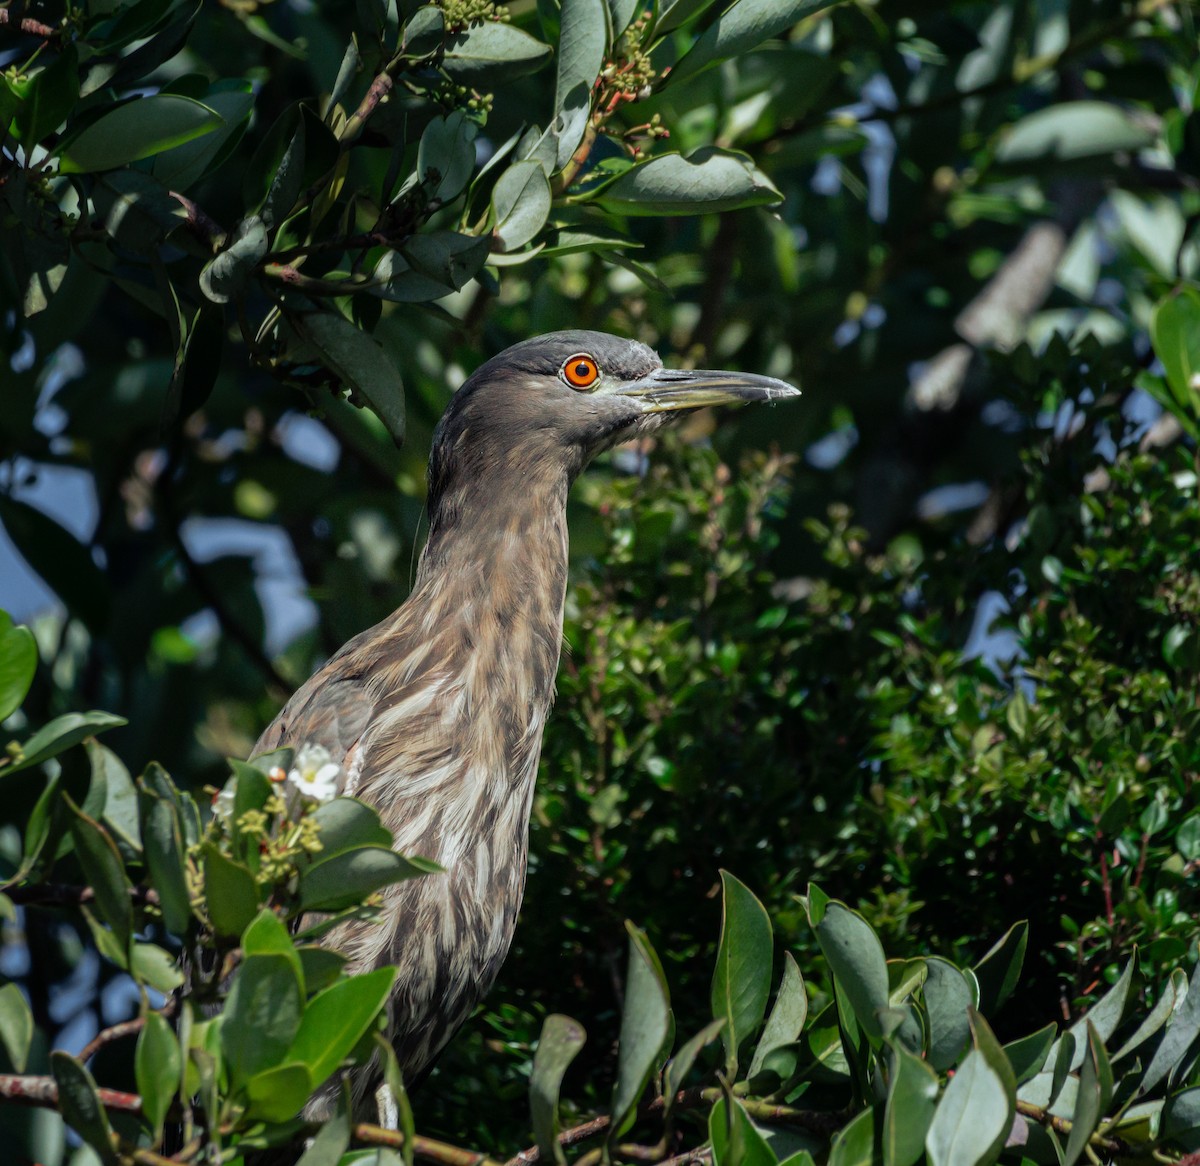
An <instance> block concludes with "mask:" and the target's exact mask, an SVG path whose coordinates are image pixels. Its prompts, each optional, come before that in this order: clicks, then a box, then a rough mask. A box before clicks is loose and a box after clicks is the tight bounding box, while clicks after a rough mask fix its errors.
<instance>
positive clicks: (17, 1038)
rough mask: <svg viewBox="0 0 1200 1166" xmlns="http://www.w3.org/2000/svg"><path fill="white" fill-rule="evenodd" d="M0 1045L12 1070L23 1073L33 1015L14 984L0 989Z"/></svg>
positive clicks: (27, 1054) (30, 1042)
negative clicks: (10, 1063) (0, 1044)
mask: <svg viewBox="0 0 1200 1166" xmlns="http://www.w3.org/2000/svg"><path fill="white" fill-rule="evenodd" d="M0 1043H2V1044H3V1045H4V1051H5V1052H6V1053H7V1054H8V1059H9V1060H10V1061H11V1062H12V1066H13V1068H14V1069H16V1071H17V1072H18V1073H24V1072H25V1065H26V1063H27V1061H28V1059H29V1046H30V1045H31V1044H32V1043H33V1013H32V1012H31V1011H30V1010H29V1004H28V1003H27V1001H26V1000H25V994H24V993H23V992H22V991H21V989H20V988H18V987H17V985H16V984H5V985H4V986H3V987H2V988H0Z"/></svg>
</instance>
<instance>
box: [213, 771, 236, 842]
mask: <svg viewBox="0 0 1200 1166" xmlns="http://www.w3.org/2000/svg"><path fill="white" fill-rule="evenodd" d="M236 793H237V778H236V777H231V778H230V779H229V780H228V781H227V782H226V783H225V786H224V788H223V789H222V790H221V791H220V793H218V794H217V796H216V797H214V798H213V800H212V811H213V817H215V818H219V819H220V822H221V825H222V826H223V827H224V828H225V829H226V830H228V829H229V828H230V825H231V824H232V822H233V799H234V795H235V794H236Z"/></svg>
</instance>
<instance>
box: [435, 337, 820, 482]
mask: <svg viewBox="0 0 1200 1166" xmlns="http://www.w3.org/2000/svg"><path fill="white" fill-rule="evenodd" d="M798 395H799V390H798V389H796V388H793V387H792V386H791V385H789V384H786V383H785V382H783V381H779V380H775V379H774V378H772V377H766V376H757V375H755V374H753V373H742V372H724V371H714V370H694V369H686V370H685V369H667V368H663V363H662V360H661V358H660V357H659V355H658V353H656V352H655V351H654V350H653V349H652V348H649V347H647V346H646V345H645V344H641V343H639V342H638V341H636V340H625V339H622V338H621V337H618V336H611V335H609V334H607V333H605V332H589V331H570V332H551V333H549V334H547V335H545V336H535V337H534V338H533V339H531V340H524V341H522V342H521V343H519V344H514V345H513V346H512V347H511V348H507V349H505V350H504V351H503V352H501V353H500V354H499V355H497V356H494V357H492V358H491V360H489V361H487V362H486V363H484V364H482V365H481V366H480V367H479V368H478V369H477V370H476V371H475V373H474V374H473V375H472V376H471V377H470V378H469V379H468V380H467V382H466V383H465V384H464V385H463V386H462V388H461V389H459V391H458V392H457V393H456V394H455V395H454V398H453V399H452V400H451V402H450V404H449V406H448V407H447V409H446V412H445V414H444V416H443V417H442V420H441V422H440V423H439V425H438V428H437V432H436V433H435V435H434V449H433V456H432V458H431V461H430V486H431V489H436V488H437V486H438V485H439V483H440V482H441V481H442V480H443V478H444V476H445V475H446V473H447V472H448V471H451V470H452V469H453V468H455V467H456V466H458V465H459V464H460V463H461V464H463V465H465V466H466V468H467V469H468V470H469V471H471V472H473V474H474V475H475V476H477V477H482V476H491V475H494V474H497V473H502V474H503V473H506V474H509V475H511V474H514V473H515V474H516V475H517V478H518V480H523V479H527V478H528V477H529V476H530V475H531V474H533V473H535V472H541V471H546V470H549V471H551V472H554V473H560V472H561V473H562V474H564V475H565V477H566V480H567V481H570V480H571V479H572V478H574V477H575V475H576V474H577V473H578V472H579V471H580V470H581V469H582V468H583V466H585V465H586V464H587V462H588V461H589V460H590V459H591V458H592V457H593V456H594V455H595V454H596V453H598V452H600V451H601V450H603V449H607V448H609V447H610V446H612V445H615V444H616V443H618V442H621V441H627V440H629V439H631V438H634V437H637V436H639V435H641V434H644V433H648V432H650V431H652V430H655V429H658V428H660V427H661V426H663V425H665V424H669V423H670V422H672V421H675V420H677V419H679V418H681V417H683V416H686V415H687V414H688V413H691V412H694V411H695V410H697V409H703V408H707V407H708V406H711V405H736V404H743V403H746V402H752V401H775V400H782V399H784V398H787V397H795V396H798Z"/></svg>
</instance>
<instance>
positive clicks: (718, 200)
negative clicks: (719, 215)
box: [593, 146, 783, 215]
mask: <svg viewBox="0 0 1200 1166" xmlns="http://www.w3.org/2000/svg"><path fill="white" fill-rule="evenodd" d="M593 198H594V201H595V202H597V203H599V204H600V205H601V206H602V207H604V208H605V209H606V210H609V211H612V212H613V213H615V214H623V215H700V214H707V213H708V212H710V211H730V210H737V209H739V208H740V207H748V206H763V205H765V204H768V203H777V202H780V201H782V199H783V195H781V194H780V193H779V191H778V190H776V189H775V187H774V186H773V185H772V184H771V180H770V179H769V178H768V177H767V176H766V175H765V174H763V172H762V171H761V170H759V169H758V168H757V167H756V166H755V165H754V164H753V163H752V162H751V161H750V160H749V158H747V157H746V156H745V155H742V154H737V153H734V152H733V151H732V150H719V149H717V148H716V147H709V146H706V147H705V148H703V149H700V150H695V151H694V152H693V153H691V154H689V155H688V157H686V158H685V157H683V156H682V155H681V154H662V155H660V156H659V157H657V158H651V159H650V160H649V161H647V162H642V163H641V164H640V165H637V166H632V167H630V168H629V169H628V170H626V171H625V172H624V173H623V174H621V175H619V176H618V177H617V178H616V179H614V180H613V181H612V182H610V183H609V184H608V185H607V186H603V187H601V188H600V189H599V190H598V191H597V193H596V194H595V195H594V196H593Z"/></svg>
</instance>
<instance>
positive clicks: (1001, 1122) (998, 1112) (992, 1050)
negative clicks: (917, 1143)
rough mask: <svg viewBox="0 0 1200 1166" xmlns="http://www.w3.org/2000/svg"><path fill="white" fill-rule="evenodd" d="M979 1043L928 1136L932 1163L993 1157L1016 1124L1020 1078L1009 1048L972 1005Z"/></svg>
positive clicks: (943, 1165) (947, 1165)
mask: <svg viewBox="0 0 1200 1166" xmlns="http://www.w3.org/2000/svg"><path fill="white" fill-rule="evenodd" d="M971 1034H972V1037H973V1039H974V1047H973V1048H972V1049H971V1051H970V1052H969V1053H967V1055H966V1057H964V1058H963V1061H962V1064H961V1065H959V1066H958V1069H957V1070H956V1071H955V1073H954V1076H953V1077H951V1078H950V1083H949V1084H948V1085H947V1086H946V1091H945V1092H944V1093H943V1094H942V1099H941V1101H940V1102H939V1103H938V1106H937V1109H936V1110H935V1111H934V1115H933V1122H932V1123H931V1125H930V1127H929V1133H928V1134H927V1135H926V1138H925V1149H926V1152H927V1153H928V1155H929V1163H930V1166H976V1164H977V1163H984V1162H993V1161H995V1155H996V1153H997V1152H998V1151H999V1149H1000V1147H1001V1146H1003V1145H1004V1142H1005V1140H1006V1139H1007V1137H1008V1133H1009V1130H1011V1129H1012V1122H1013V1114H1014V1113H1015V1112H1016V1083H1015V1081H1014V1079H1013V1074H1012V1068H1011V1066H1010V1065H1009V1063H1008V1059H1007V1058H1006V1057H1005V1055H1004V1050H1003V1049H1002V1048H1001V1047H1000V1045H999V1044H998V1043H997V1041H996V1038H995V1037H994V1036H992V1032H991V1029H989V1028H988V1027H987V1024H986V1023H985V1022H984V1020H983V1018H982V1017H980V1016H979V1015H978V1013H976V1012H974V1010H972V1013H971Z"/></svg>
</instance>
